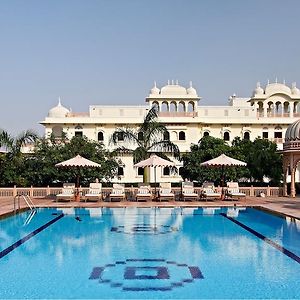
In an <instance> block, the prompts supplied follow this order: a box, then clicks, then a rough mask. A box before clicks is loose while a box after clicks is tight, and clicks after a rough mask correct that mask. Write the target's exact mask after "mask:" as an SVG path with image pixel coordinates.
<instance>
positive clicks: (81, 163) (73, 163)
mask: <svg viewBox="0 0 300 300" xmlns="http://www.w3.org/2000/svg"><path fill="white" fill-rule="evenodd" d="M55 167H58V168H75V169H77V170H78V171H77V180H76V188H77V192H78V188H79V176H80V175H79V170H80V169H81V168H100V167H101V165H100V164H98V163H95V162H94V161H91V160H89V159H86V158H84V157H82V156H80V155H76V156H75V157H73V158H71V159H68V160H66V161H63V162H60V163H58V164H56V165H55Z"/></svg>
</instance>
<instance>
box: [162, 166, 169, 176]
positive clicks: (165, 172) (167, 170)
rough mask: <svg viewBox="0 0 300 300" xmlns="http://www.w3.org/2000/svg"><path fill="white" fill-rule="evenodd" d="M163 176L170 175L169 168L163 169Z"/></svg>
mask: <svg viewBox="0 0 300 300" xmlns="http://www.w3.org/2000/svg"><path fill="white" fill-rule="evenodd" d="M163 174H164V176H169V175H170V168H169V167H164V172H163Z"/></svg>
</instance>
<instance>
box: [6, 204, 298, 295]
mask: <svg viewBox="0 0 300 300" xmlns="http://www.w3.org/2000/svg"><path fill="white" fill-rule="evenodd" d="M299 225H300V224H299V221H298V220H296V221H295V220H291V219H290V218H282V217H279V216H275V215H271V214H268V213H266V212H263V211H260V210H257V209H253V208H247V209H243V208H240V209H233V208H228V209H227V208H102V209H101V208H90V209H73V208H67V209H63V210H61V209H39V210H38V212H37V213H36V214H35V215H34V216H33V217H32V218H31V220H30V217H29V212H25V213H22V214H19V215H16V216H12V217H9V218H6V219H3V220H0V298H27V299H28V298H56V299H58V298H59V299H61V298H123V299H124V298H125V299H128V298H143V299H153V298H163V299H170V298H172V299H176V298H185V299H186V298H190V299H197V298H281V299H282V298H300V276H299V275H300V258H299V257H300V226H299Z"/></svg>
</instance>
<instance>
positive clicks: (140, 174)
mask: <svg viewBox="0 0 300 300" xmlns="http://www.w3.org/2000/svg"><path fill="white" fill-rule="evenodd" d="M143 175H144V168H138V176H143Z"/></svg>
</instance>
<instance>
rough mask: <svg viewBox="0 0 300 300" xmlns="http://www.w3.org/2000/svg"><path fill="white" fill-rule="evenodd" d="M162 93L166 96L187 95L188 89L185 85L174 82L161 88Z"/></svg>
mask: <svg viewBox="0 0 300 300" xmlns="http://www.w3.org/2000/svg"><path fill="white" fill-rule="evenodd" d="M160 94H161V95H166V96H177V95H187V91H186V89H185V88H184V87H183V86H180V85H179V84H173V81H172V84H170V83H168V84H167V85H165V86H164V87H162V88H161V90H160Z"/></svg>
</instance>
